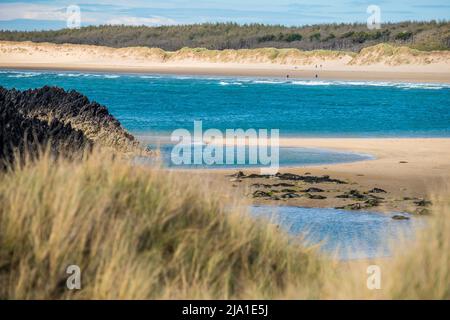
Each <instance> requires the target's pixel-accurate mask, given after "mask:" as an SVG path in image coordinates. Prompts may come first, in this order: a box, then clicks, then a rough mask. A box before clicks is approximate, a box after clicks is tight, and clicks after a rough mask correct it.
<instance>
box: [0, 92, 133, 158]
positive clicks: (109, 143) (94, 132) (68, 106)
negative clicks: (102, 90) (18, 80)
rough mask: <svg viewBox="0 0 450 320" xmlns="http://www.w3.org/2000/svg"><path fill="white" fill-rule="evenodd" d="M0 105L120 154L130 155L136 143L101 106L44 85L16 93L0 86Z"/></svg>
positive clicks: (24, 116)
mask: <svg viewBox="0 0 450 320" xmlns="http://www.w3.org/2000/svg"><path fill="white" fill-rule="evenodd" d="M0 104H1V105H3V107H5V108H6V109H8V110H15V111H16V112H17V113H19V114H20V115H21V116H22V117H23V118H25V119H37V120H41V121H43V122H47V123H50V122H51V121H54V120H56V121H58V122H59V123H61V124H62V125H65V126H70V127H71V128H73V129H76V130H79V131H81V132H82V133H83V135H84V136H85V137H86V138H88V139H90V140H91V141H93V142H94V143H95V144H99V145H101V146H104V147H111V148H113V149H115V150H117V151H120V152H133V151H136V150H137V149H138V144H139V143H138V142H137V141H136V140H135V138H134V137H133V136H132V135H131V134H129V133H128V132H126V131H125V130H124V129H123V128H122V126H121V125H120V122H119V121H118V120H117V119H116V118H114V117H113V116H112V115H111V114H110V113H109V111H108V109H107V108H106V107H105V106H102V105H100V104H98V103H96V102H91V101H89V99H88V98H87V97H86V96H84V95H82V94H80V93H78V92H76V91H74V90H71V91H65V90H64V89H61V88H57V87H48V86H45V87H43V88H40V89H31V90H25V91H18V90H15V89H12V90H7V89H5V88H2V87H0Z"/></svg>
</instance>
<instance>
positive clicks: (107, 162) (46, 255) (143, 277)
mask: <svg viewBox="0 0 450 320" xmlns="http://www.w3.org/2000/svg"><path fill="white" fill-rule="evenodd" d="M448 194H450V193H445V194H444V195H440V194H436V196H435V197H434V208H433V210H432V211H433V214H432V215H431V216H430V217H429V218H428V219H427V227H426V228H425V229H424V230H422V231H419V234H418V235H417V239H416V241H413V242H412V243H409V244H408V247H407V250H405V249H404V248H403V249H402V251H401V252H397V253H396V254H394V256H393V257H392V258H389V259H381V260H379V261H355V262H339V261H337V260H333V259H332V258H331V257H325V256H323V255H321V254H320V253H319V251H318V249H317V248H316V247H308V246H306V245H304V244H303V243H302V240H301V239H298V238H292V237H289V236H288V235H287V234H286V233H285V232H284V231H282V230H281V229H279V228H278V227H277V226H276V225H274V224H271V223H268V222H265V221H262V220H256V219H254V218H252V217H250V216H249V214H248V212H247V209H246V208H247V203H245V201H243V200H241V199H240V198H239V197H238V196H237V195H235V194H234V191H233V190H232V189H231V188H230V187H229V186H228V185H226V184H221V183H219V182H217V181H213V180H210V179H206V178H205V177H203V176H200V175H195V174H193V173H180V172H174V171H167V170H163V169H161V168H160V167H158V166H155V167H142V166H137V165H132V164H130V162H129V161H125V160H121V159H119V158H117V157H113V156H111V155H107V154H105V153H102V152H97V151H96V152H94V153H92V154H90V155H88V156H86V157H85V159H83V160H81V161H76V162H75V161H69V160H64V159H54V158H52V157H51V156H50V155H49V153H48V152H47V153H44V154H43V155H42V156H41V157H40V158H39V159H38V160H35V161H28V162H26V163H22V164H16V166H15V167H14V168H13V169H11V170H8V171H6V172H1V173H0V203H1V205H0V299H173V298H180V299H207V298H208V299H211V298H212V299H241V298H244V299H256V298H259V299H261V298H262V299H280V298H287V299H331V298H345V299H347V298H350V299H352V298H362V299H372V298H385V299H392V298H393V299H405V298H421V299H449V298H450V289H449V283H450V224H449V220H448V216H449V215H450V201H449V197H448ZM445 195H447V197H445ZM410 241H412V240H410ZM368 264H380V265H381V268H382V272H383V273H382V287H381V289H380V290H368V289H367V286H366V279H367V274H366V268H367V265H368ZM69 265H77V266H79V267H80V270H81V289H80V290H68V289H67V287H66V280H67V278H68V276H69V275H68V274H67V273H66V270H67V267H68V266H69Z"/></svg>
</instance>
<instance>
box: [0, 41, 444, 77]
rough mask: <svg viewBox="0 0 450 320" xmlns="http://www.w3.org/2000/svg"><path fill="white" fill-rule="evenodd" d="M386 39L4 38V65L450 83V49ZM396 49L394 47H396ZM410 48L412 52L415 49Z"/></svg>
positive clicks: (0, 44)
mask: <svg viewBox="0 0 450 320" xmlns="http://www.w3.org/2000/svg"><path fill="white" fill-rule="evenodd" d="M381 46H383V45H378V46H374V47H369V48H366V49H364V50H363V51H361V52H360V53H358V54H355V53H352V52H339V51H329V52H325V53H324V52H323V51H318V52H314V51H309V52H305V51H299V50H294V49H292V50H291V49H288V50H287V51H286V50H285V51H281V50H278V51H279V52H278V51H277V54H278V55H277V58H272V56H271V55H272V54H273V52H272V51H269V50H276V49H270V48H267V49H254V50H224V51H208V50H206V51H197V50H196V49H189V50H179V51H177V52H165V51H163V50H161V49H157V48H143V47H135V48H120V49H116V48H109V47H101V46H91V45H75V44H63V45H56V44H51V43H33V42H8V41H0V68H10V69H28V70H60V71H89V72H123V73H160V74H188V75H209V76H214V75H224V76H252V77H255V76H256V77H282V78H286V77H287V76H289V78H302V79H319V80H369V81H404V82H444V83H450V52H448V51H431V52H419V53H418V52H416V51H411V50H410V49H408V48H405V47H401V48H398V49H395V50H396V51H394V53H393V54H391V55H386V54H385V53H384V49H383V47H381ZM391 49H392V48H391ZM410 51H411V52H410Z"/></svg>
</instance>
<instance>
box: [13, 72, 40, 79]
mask: <svg viewBox="0 0 450 320" xmlns="http://www.w3.org/2000/svg"><path fill="white" fill-rule="evenodd" d="M5 73H12V74H10V75H8V76H7V77H8V78H31V77H36V76H39V75H41V74H42V73H40V72H5Z"/></svg>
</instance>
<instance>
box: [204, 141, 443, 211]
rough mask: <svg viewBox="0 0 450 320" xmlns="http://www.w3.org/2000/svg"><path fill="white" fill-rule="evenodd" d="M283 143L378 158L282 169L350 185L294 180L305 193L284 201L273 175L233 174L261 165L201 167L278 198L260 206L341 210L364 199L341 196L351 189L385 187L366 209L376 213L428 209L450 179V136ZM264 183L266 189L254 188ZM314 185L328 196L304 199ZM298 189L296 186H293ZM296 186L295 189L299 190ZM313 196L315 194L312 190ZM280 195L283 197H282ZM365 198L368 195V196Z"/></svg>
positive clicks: (257, 200) (258, 200) (239, 185)
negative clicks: (428, 202) (245, 167)
mask: <svg viewBox="0 0 450 320" xmlns="http://www.w3.org/2000/svg"><path fill="white" fill-rule="evenodd" d="M280 146H283V147H286V146H289V147H309V148H323V149H328V150H336V151H350V152H356V153H365V154H371V155H373V156H374V157H375V159H371V160H362V161H356V162H348V163H337V164H328V165H313V166H305V167H281V168H280V173H282V174H283V173H292V174H295V175H308V176H313V177H321V176H330V178H332V179H338V180H342V181H345V182H346V184H343V185H339V184H333V183H309V184H308V183H303V182H301V183H297V182H295V183H293V182H292V181H279V180H275V181H277V182H288V183H291V184H292V185H295V187H293V189H294V190H297V191H296V192H297V193H298V194H300V195H302V196H301V197H295V198H287V199H282V198H281V199H280V198H279V196H280V195H281V193H280V191H281V190H282V188H275V187H273V186H270V187H269V186H268V185H270V184H272V185H273V184H274V182H275V181H273V180H272V179H267V178H252V179H247V178H243V179H239V178H232V177H230V174H235V173H236V172H238V171H243V173H244V174H245V175H249V174H259V173H260V172H259V170H257V169H254V168H253V169H250V168H249V169H245V170H237V169H222V170H220V169H219V170H214V172H212V171H213V170H209V169H203V170H202V169H199V170H198V172H199V173H201V174H206V175H208V176H212V177H213V178H214V179H224V180H225V181H228V183H232V184H233V186H235V187H236V188H240V189H241V192H242V193H243V194H245V195H247V196H248V197H250V198H253V197H252V194H254V192H255V191H258V190H259V191H263V192H268V193H271V194H272V197H256V198H253V203H254V204H256V205H264V204H265V205H277V206H280V205H281V206H297V207H306V208H335V207H341V206H348V205H352V204H354V203H360V204H362V205H363V206H364V202H360V201H358V200H356V199H352V198H350V199H345V198H344V199H343V198H336V196H339V195H342V194H346V193H348V192H350V191H351V190H357V191H358V192H360V193H361V194H362V195H364V196H366V195H369V196H370V194H369V193H368V191H369V190H372V189H374V188H378V189H382V190H384V191H386V193H380V194H376V195H373V196H381V197H382V198H383V200H381V202H380V204H378V205H376V206H371V207H370V208H369V207H367V208H364V207H361V208H360V209H366V210H369V211H374V212H408V213H423V212H425V211H426V205H425V206H422V205H417V204H416V203H417V202H420V201H421V200H425V201H427V200H429V198H430V194H431V193H433V192H434V191H436V190H439V189H440V188H441V187H442V186H444V185H446V184H447V183H448V181H450V162H449V161H448V159H450V138H287V139H280ZM254 185H261V186H263V187H262V188H254V187H253V186H254ZM310 187H314V188H320V189H323V190H324V192H321V193H317V194H315V193H314V194H315V195H321V196H325V197H326V198H325V199H311V198H307V197H304V196H303V195H304V194H303V193H302V192H300V190H302V189H303V190H304V189H308V188H310ZM291 189H292V188H291ZM294 190H291V191H294ZM311 194H312V193H311ZM277 198H278V199H277ZM364 199H365V200H366V199H367V198H364Z"/></svg>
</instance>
